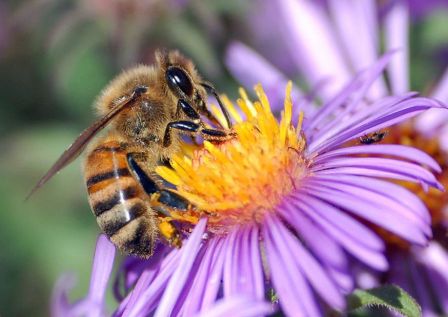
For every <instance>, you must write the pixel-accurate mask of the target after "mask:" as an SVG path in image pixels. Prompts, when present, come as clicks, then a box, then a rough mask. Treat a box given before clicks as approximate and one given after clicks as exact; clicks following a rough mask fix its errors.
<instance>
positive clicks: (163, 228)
mask: <svg viewBox="0 0 448 317" xmlns="http://www.w3.org/2000/svg"><path fill="white" fill-rule="evenodd" d="M159 230H160V234H161V235H162V236H163V237H164V238H165V239H166V241H168V243H169V244H170V245H171V246H173V247H176V248H180V247H181V246H182V239H181V236H180V233H179V231H178V230H177V229H176V227H175V226H174V225H173V224H172V223H171V220H168V219H167V218H164V219H161V220H160V222H159Z"/></svg>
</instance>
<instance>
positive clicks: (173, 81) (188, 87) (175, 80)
mask: <svg viewBox="0 0 448 317" xmlns="http://www.w3.org/2000/svg"><path fill="white" fill-rule="evenodd" d="M166 80H167V82H168V85H169V86H170V88H171V90H173V91H176V89H177V88H179V89H180V90H182V92H183V93H184V94H186V95H187V96H189V97H191V96H192V95H193V84H192V83H191V80H190V78H189V77H188V75H187V74H186V73H185V72H184V71H183V70H182V69H180V68H179V67H170V68H168V69H167V71H166Z"/></svg>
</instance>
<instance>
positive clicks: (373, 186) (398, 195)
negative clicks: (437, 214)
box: [319, 175, 431, 224]
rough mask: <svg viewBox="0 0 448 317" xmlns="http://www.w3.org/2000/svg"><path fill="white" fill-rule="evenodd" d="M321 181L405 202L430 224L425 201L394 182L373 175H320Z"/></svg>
mask: <svg viewBox="0 0 448 317" xmlns="http://www.w3.org/2000/svg"><path fill="white" fill-rule="evenodd" d="M319 181H323V182H325V181H330V182H333V183H334V184H339V183H345V184H351V185H353V186H356V187H361V188H365V189H368V190H370V191H372V192H376V193H379V194H381V195H384V196H385V197H388V198H390V199H393V200H394V201H396V202H398V203H401V204H403V206H405V207H406V208H408V209H409V210H410V211H412V212H414V213H415V214H416V215H418V216H419V217H420V219H422V220H423V221H424V222H425V223H427V224H429V223H430V222H431V217H430V215H429V213H428V210H427V209H426V206H425V205H424V204H423V202H422V201H421V200H420V199H419V198H418V197H417V196H416V195H415V194H414V193H412V192H411V191H409V190H407V189H405V188H404V187H402V186H399V185H396V184H394V183H391V182H388V181H383V180H379V179H375V178H371V177H362V176H353V175H319ZM336 186H337V185H336Z"/></svg>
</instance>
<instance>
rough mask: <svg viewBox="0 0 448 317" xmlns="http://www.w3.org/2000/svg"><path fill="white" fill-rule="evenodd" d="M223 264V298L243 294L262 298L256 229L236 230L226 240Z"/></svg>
mask: <svg viewBox="0 0 448 317" xmlns="http://www.w3.org/2000/svg"><path fill="white" fill-rule="evenodd" d="M226 248H227V255H226V260H225V262H224V275H223V288H224V296H225V297H232V296H234V294H245V295H247V296H248V297H251V298H257V299H260V300H261V299H263V298H264V282H263V268H262V263H261V257H260V251H259V246H258V229H257V228H254V227H252V226H250V227H245V228H236V229H234V230H233V232H232V233H231V234H230V237H229V238H228V244H227V245H226Z"/></svg>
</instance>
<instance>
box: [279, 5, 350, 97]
mask: <svg viewBox="0 0 448 317" xmlns="http://www.w3.org/2000/svg"><path fill="white" fill-rule="evenodd" d="M276 3H277V4H278V6H279V9H280V13H281V16H280V17H279V19H280V23H282V24H283V26H284V29H285V31H286V36H287V38H288V39H289V41H288V43H287V44H288V45H289V49H290V51H291V56H292V57H294V61H295V62H296V64H297V66H298V67H299V68H300V69H301V70H302V72H303V74H304V76H305V78H306V79H307V81H308V83H309V84H310V86H312V87H315V86H317V85H318V84H319V82H321V81H322V80H326V79H329V83H328V84H327V85H325V87H323V88H324V89H322V90H321V93H322V97H323V98H324V99H329V98H331V97H333V95H334V94H335V93H336V92H337V91H338V90H339V89H340V88H341V86H342V85H343V84H345V83H347V82H348V80H349V78H350V71H349V69H348V67H347V65H346V63H345V61H344V58H343V56H342V55H341V52H340V49H339V47H338V43H337V42H336V36H335V34H334V32H333V29H332V26H331V25H330V24H329V23H328V22H327V21H328V19H326V16H325V13H324V11H323V10H321V8H320V7H319V6H318V5H316V4H315V3H313V2H311V1H294V0H278V1H277V2H276ZM316 34H317V35H318V36H316Z"/></svg>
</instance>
